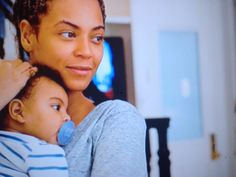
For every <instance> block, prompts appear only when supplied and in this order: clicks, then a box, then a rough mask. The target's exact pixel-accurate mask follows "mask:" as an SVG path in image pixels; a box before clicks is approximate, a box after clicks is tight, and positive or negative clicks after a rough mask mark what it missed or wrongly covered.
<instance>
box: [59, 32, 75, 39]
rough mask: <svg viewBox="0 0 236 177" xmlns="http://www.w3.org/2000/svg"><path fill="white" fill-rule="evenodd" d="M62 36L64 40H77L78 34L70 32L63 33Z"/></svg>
mask: <svg viewBox="0 0 236 177" xmlns="http://www.w3.org/2000/svg"><path fill="white" fill-rule="evenodd" d="M61 35H62V36H63V37H64V38H75V37H76V34H75V33H74V32H70V31H66V32H62V33H61Z"/></svg>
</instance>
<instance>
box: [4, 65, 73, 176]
mask: <svg viewBox="0 0 236 177" xmlns="http://www.w3.org/2000/svg"><path fill="white" fill-rule="evenodd" d="M37 67H38V72H37V73H36V74H35V75H34V76H33V77H31V78H30V80H29V81H28V82H27V84H26V86H25V87H24V88H23V89H22V90H21V91H20V93H18V95H17V96H16V97H15V98H14V99H13V100H11V101H10V103H9V104H8V105H7V106H6V107H5V108H4V109H2V111H1V112H0V121H1V125H0V176H1V175H3V176H17V177H18V176H21V177H24V176H25V177H28V176H30V177H42V176H43V177H53V175H54V176H55V177H56V176H60V177H67V176H68V166H67V162H66V159H65V154H64V151H63V149H62V148H61V147H60V146H58V144H59V145H66V144H67V143H68V142H69V141H70V139H71V137H72V135H73V130H74V123H73V122H72V121H71V120H70V117H69V115H68V114H67V112H66V110H67V105H68V97H67V94H66V92H65V90H64V87H63V82H62V81H61V78H60V77H59V76H58V75H57V74H56V73H55V72H54V71H51V70H50V69H49V68H46V67H42V66H37Z"/></svg>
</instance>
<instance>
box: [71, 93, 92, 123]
mask: <svg viewBox="0 0 236 177" xmlns="http://www.w3.org/2000/svg"><path fill="white" fill-rule="evenodd" d="M68 97H69V104H68V113H69V115H70V117H71V119H72V120H73V121H74V122H75V124H76V125H78V124H79V123H80V122H81V121H82V120H83V119H84V118H85V116H87V115H88V113H90V112H91V111H92V110H93V109H94V107H95V106H94V104H93V103H92V101H91V100H89V99H88V98H86V97H85V96H84V95H83V93H82V92H77V91H71V92H69V93H68Z"/></svg>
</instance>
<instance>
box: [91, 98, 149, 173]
mask: <svg viewBox="0 0 236 177" xmlns="http://www.w3.org/2000/svg"><path fill="white" fill-rule="evenodd" d="M118 107H119V106H118ZM103 126H104V127H103V129H102V132H101V134H100V137H99V138H97V142H96V143H95V144H96V145H95V149H94V162H93V165H92V171H91V177H104V176H106V177H147V166H146V155H145V137H146V124H145V120H144V118H143V117H142V116H141V115H140V114H139V113H138V111H137V110H136V109H135V108H134V107H133V106H132V105H130V104H128V103H127V104H125V105H122V109H120V108H119V109H118V111H115V112H114V113H112V114H110V115H109V118H107V120H106V121H105V122H104V125H103Z"/></svg>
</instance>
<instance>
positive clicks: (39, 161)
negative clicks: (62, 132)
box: [25, 144, 69, 177]
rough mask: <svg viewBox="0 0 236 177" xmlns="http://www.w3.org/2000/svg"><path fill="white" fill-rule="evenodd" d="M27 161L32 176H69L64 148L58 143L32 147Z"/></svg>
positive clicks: (28, 171)
mask: <svg viewBox="0 0 236 177" xmlns="http://www.w3.org/2000/svg"><path fill="white" fill-rule="evenodd" d="M25 163H26V166H27V173H28V174H29V176H30V177H42V176H43V177H56V176H60V177H68V176H69V174H68V165H67V162H66V158H65V153H64V150H63V149H62V148H61V147H59V146H57V145H51V144H43V145H40V146H37V147H35V146H34V147H32V151H31V153H30V154H29V155H28V157H27V159H26V162H25Z"/></svg>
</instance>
